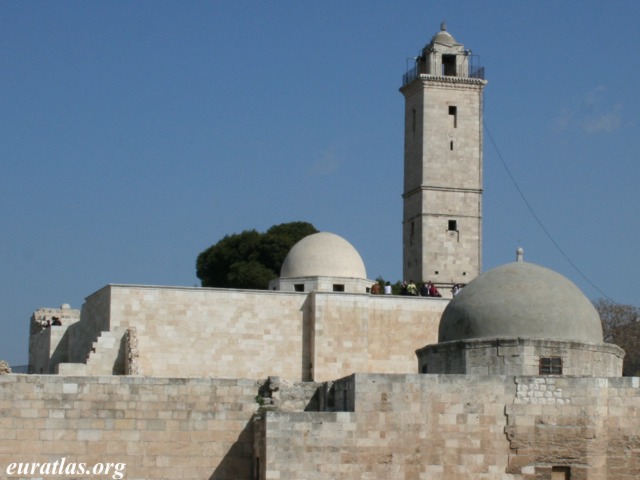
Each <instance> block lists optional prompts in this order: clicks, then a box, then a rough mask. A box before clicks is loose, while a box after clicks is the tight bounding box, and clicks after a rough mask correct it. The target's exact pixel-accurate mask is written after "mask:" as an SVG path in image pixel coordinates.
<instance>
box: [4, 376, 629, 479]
mask: <svg viewBox="0 0 640 480" xmlns="http://www.w3.org/2000/svg"><path fill="white" fill-rule="evenodd" d="M316 392H324V395H326V396H327V397H332V398H324V399H323V398H318V395H317V393H316ZM317 408H320V409H322V408H328V409H332V410H337V411H310V410H314V409H317ZM274 409H275V410H274ZM341 410H342V411H341ZM639 432H640V379H639V378H628V377H627V378H592V377H537V376H536V377H512V376H476V375H419V374H412V375H408V374H407V375H399V374H398V375H381V374H356V375H351V376H349V377H346V378H344V379H340V380H338V381H336V382H334V383H333V384H331V383H327V384H326V385H324V386H320V385H318V384H310V383H294V382H286V381H282V380H280V379H277V378H275V377H272V378H270V379H269V381H267V382H265V381H264V380H261V381H257V380H241V379H235V380H234V379H211V378H201V379H195V378H192V379H185V378H152V377H124V376H94V377H73V376H55V375H12V374H9V375H3V376H0V469H1V470H0V471H1V472H2V473H0V475H3V476H4V475H5V473H6V468H7V466H9V465H10V464H11V463H14V462H39V463H43V462H55V461H59V460H60V459H61V458H63V457H64V458H65V461H66V463H67V464H69V463H73V462H80V463H86V464H88V465H93V464H95V463H99V462H101V463H104V462H111V463H124V464H126V477H125V478H130V479H178V478H179V479H209V480H232V479H233V480H250V479H254V478H260V479H262V480H267V479H285V478H286V479H289V478H296V479H297V478H304V479H305V480H314V479H318V480H320V479H322V480H325V479H327V478H331V479H336V480H341V479H349V480H351V479H353V480H356V479H357V480H361V479H381V478H384V479H396V478H405V479H414V478H415V479H428V480H468V479H482V480H509V479H512V480H516V479H517V480H534V479H535V480H549V479H552V478H556V476H552V475H553V474H557V473H559V474H562V469H567V470H566V471H567V472H570V475H571V479H572V480H587V479H588V480H613V479H615V480H620V479H626V478H629V479H631V478H639V477H640V460H638V459H640V433H639ZM257 468H259V469H260V470H259V472H258V473H259V475H258V476H257V477H256V469H257ZM10 478H25V479H26V478H29V479H32V478H34V476H33V475H31V476H26V477H20V476H17V477H15V476H14V477H10ZM560 478H562V477H560Z"/></svg>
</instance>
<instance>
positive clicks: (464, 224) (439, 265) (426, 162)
mask: <svg viewBox="0 0 640 480" xmlns="http://www.w3.org/2000/svg"><path fill="white" fill-rule="evenodd" d="M474 58H475V57H474V56H473V55H471V51H470V50H466V49H465V48H464V46H463V45H461V44H459V43H458V42H456V40H455V39H454V38H453V36H451V34H450V33H449V32H447V30H446V26H445V24H444V23H443V24H442V25H441V30H440V32H438V33H437V34H436V35H434V37H433V38H432V39H431V42H430V43H429V44H428V45H427V46H426V47H424V48H423V49H422V52H420V56H419V57H417V58H416V59H415V66H413V68H411V69H410V70H409V71H408V72H407V73H406V74H405V76H404V78H403V85H402V88H401V89H400V91H401V92H402V94H403V95H404V98H405V130H404V194H403V201H404V208H403V210H404V212H403V226H402V228H403V275H404V279H405V280H409V279H412V280H414V281H416V282H420V281H427V280H431V281H432V282H433V283H435V284H436V285H438V286H439V287H441V293H442V294H443V295H447V294H448V293H449V291H448V288H447V287H449V286H450V285H452V284H454V283H468V282H469V281H471V280H472V279H473V278H475V277H476V276H477V275H478V274H479V273H480V269H481V265H482V261H481V255H482V253H481V252H482V91H483V89H484V86H485V85H486V83H487V82H486V81H485V80H484V69H482V68H480V67H478V65H477V64H476V62H474V61H473V59H474ZM447 296H448V295H447Z"/></svg>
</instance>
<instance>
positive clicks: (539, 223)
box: [483, 122, 615, 303]
mask: <svg viewBox="0 0 640 480" xmlns="http://www.w3.org/2000/svg"><path fill="white" fill-rule="evenodd" d="M483 124H484V129H485V130H486V132H487V136H488V137H489V140H491V144H492V145H493V148H494V149H495V151H496V154H497V155H498V158H499V159H500V162H501V163H502V166H503V167H504V169H505V170H506V172H507V175H509V178H510V179H511V183H513V186H514V187H515V188H516V190H517V191H518V193H519V194H520V198H522V201H523V202H524V204H525V205H526V206H527V209H528V210H529V212H530V213H531V215H533V218H534V219H535V220H536V222H537V223H538V225H539V226H540V228H541V229H542V231H543V232H544V233H545V235H546V236H547V238H549V240H550V241H551V243H552V244H553V245H554V246H555V247H556V248H557V249H558V251H559V252H560V254H561V255H562V256H563V257H564V258H565V260H566V261H567V262H569V265H571V266H572V267H573V269H574V270H575V271H576V272H578V274H579V275H580V276H581V277H582V278H583V279H584V280H585V281H586V282H587V283H589V285H591V286H592V287H593V288H594V289H596V290H597V291H598V292H600V294H601V295H602V296H603V297H605V298H606V299H607V300H609V301H611V302H614V303H615V301H614V300H612V299H611V297H609V295H607V294H606V293H604V292H603V291H602V290H601V289H600V288H599V287H598V286H597V285H596V284H595V283H593V282H592V281H591V280H590V279H589V278H588V277H587V276H586V275H585V274H584V273H582V270H580V269H579V268H578V266H577V265H576V264H575V263H573V261H572V260H571V259H570V258H569V256H568V255H567V254H566V253H565V251H564V250H563V249H562V247H560V245H559V244H558V242H556V241H555V239H554V238H553V236H552V235H551V233H550V232H549V230H547V227H545V226H544V224H543V223H542V220H540V217H538V215H537V214H536V212H535V210H534V209H533V207H532V206H531V204H530V203H529V201H528V200H527V197H525V195H524V193H523V191H522V189H521V188H520V186H519V185H518V182H516V179H515V177H514V176H513V174H512V173H511V170H510V169H509V166H508V165H507V162H506V161H505V160H504V158H503V157H502V154H501V153H500V149H499V148H498V145H497V144H496V142H495V140H494V139H493V135H491V131H490V130H489V127H488V126H487V123H486V122H483Z"/></svg>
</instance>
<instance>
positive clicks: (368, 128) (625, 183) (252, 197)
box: [0, 0, 640, 365]
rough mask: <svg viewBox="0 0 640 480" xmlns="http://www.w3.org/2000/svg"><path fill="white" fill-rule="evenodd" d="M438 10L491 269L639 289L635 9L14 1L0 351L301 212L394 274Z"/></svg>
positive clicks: (595, 287)
mask: <svg viewBox="0 0 640 480" xmlns="http://www.w3.org/2000/svg"><path fill="white" fill-rule="evenodd" d="M442 20H446V21H447V25H448V30H449V31H450V33H451V34H452V35H453V36H454V37H455V38H456V40H458V41H459V42H461V43H463V44H464V45H465V47H467V48H470V49H472V50H473V52H474V54H478V55H479V56H480V62H481V64H482V65H484V67H485V68H486V78H487V80H488V81H489V83H488V85H487V87H486V89H485V122H486V127H487V130H488V131H489V132H490V134H491V139H492V140H493V141H492V140H491V139H490V138H489V137H488V135H486V134H485V146H484V166H485V170H484V188H485V195H484V246H483V255H484V259H483V269H484V270H488V269H490V268H493V267H495V266H498V265H500V264H502V263H506V262H510V261H513V260H514V259H515V249H516V248H517V247H518V246H522V247H523V248H524V249H525V259H526V260H528V261H531V262H534V263H538V264H540V265H543V266H546V267H549V268H552V269H554V270H557V271H558V272H560V273H562V274H563V275H566V276H567V277H569V278H570V279H571V280H573V281H574V282H575V283H576V284H577V285H578V286H579V287H580V288H581V289H582V290H583V291H584V292H585V294H586V295H587V296H588V297H589V298H591V299H596V298H599V297H603V296H604V295H606V296H608V297H610V298H611V299H613V300H614V301H617V302H620V303H629V304H634V305H638V304H640V302H639V301H638V295H637V291H638V287H637V278H638V270H639V266H640V265H639V263H640V262H639V261H638V258H639V257H638V253H637V243H638V242H637V238H638V234H639V232H640V218H639V215H638V205H640V188H638V179H639V178H640V166H639V164H640V162H639V161H638V160H640V159H639V158H638V157H639V156H640V124H639V123H640V122H639V116H638V111H640V89H638V78H640V55H638V53H637V47H638V45H639V44H640V29H639V28H638V23H639V21H640V2H637V1H634V0H627V1H612V2H602V1H591V0H585V1H580V2H578V1H574V2H571V1H566V2H558V1H546V0H542V1H536V2H524V1H523V2H513V1H499V2H498V1H496V2H491V1H488V2H477V1H469V2H455V1H448V2H433V1H424V0H423V1H402V0H400V1H394V2H391V1H388V2H370V1H332V0H331V1H323V2H306V1H273V2H258V1H251V2H249V1H225V2H222V1H211V2H196V1H194V2H164V1H153V2H152V1H135V2H133V1H131V2H119V1H110V2H97V1H87V2H80V1H60V2H39V1H33V2H11V1H0V25H1V26H2V27H1V28H0V85H1V88H0V162H1V163H0V168H1V170H0V215H1V218H2V224H3V228H2V229H1V231H0V252H1V255H2V266H1V269H0V300H1V302H2V306H3V309H2V320H1V321H2V330H3V334H2V336H1V337H0V359H6V360H8V361H9V362H10V363H12V364H14V365H16V364H25V363H27V351H28V322H29V317H30V315H31V313H32V312H33V311H34V310H35V309H37V308H39V307H58V306H59V305H60V304H62V303H69V304H71V306H72V307H73V308H80V307H81V305H82V303H83V301H84V298H85V297H86V296H88V295H89V294H91V293H92V292H94V291H96V290H97V289H99V288H101V287H103V286H104V285H106V284H108V283H127V284H153V285H187V286H193V285H195V284H198V279H197V278H196V275H195V260H196V257H197V255H198V253H199V252H201V251H202V250H204V249H205V248H207V247H208V246H210V245H211V244H213V243H215V242H217V241H218V240H219V239H220V238H222V237H223V236H224V235H225V234H228V233H236V232H240V231H242V230H245V229H251V228H255V229H258V230H260V231H264V230H266V229H267V228H269V227H270V226H272V225H274V224H279V223H283V222H290V221H297V220H304V221H308V222H311V223H313V224H314V225H315V226H316V227H317V228H318V229H320V230H325V231H331V232H334V233H337V234H339V235H341V236H343V237H345V238H346V239H347V240H349V241H350V242H351V243H352V244H353V245H354V246H355V247H356V248H357V249H358V250H359V252H360V253H361V255H362V257H363V260H364V262H365V265H366V267H367V273H368V275H369V277H370V278H375V277H377V276H379V275H381V276H383V277H385V278H387V279H391V280H399V279H400V277H401V255H402V252H401V243H402V241H401V240H402V239H401V221H402V201H401V194H402V162H403V159H402V155H403V145H402V141H403V108H404V107H403V97H402V95H401V94H400V93H399V91H398V88H399V87H400V84H401V79H402V74H403V73H404V71H405V70H406V66H407V59H408V58H410V57H412V56H415V55H416V54H417V53H418V51H419V50H420V49H421V48H422V47H423V46H424V45H425V44H426V43H428V42H429V40H430V39H431V37H432V36H433V35H434V34H435V33H436V32H437V31H438V29H439V26H440V22H441V21H442ZM494 143H495V146H494ZM496 147H497V148H496ZM503 161H504V163H506V165H507V167H508V169H509V172H510V174H509V173H508V172H507V170H506V169H505V167H504V165H503ZM510 175H511V176H512V177H513V178H514V179H515V180H516V182H517V183H518V187H519V189H520V190H521V191H522V193H523V194H524V195H525V197H526V199H527V201H528V202H529V205H530V206H531V208H532V209H533V210H534V212H535V215H536V216H537V218H538V219H539V220H540V222H542V224H543V225H544V227H545V228H546V230H547V231H548V232H549V234H550V235H551V237H552V239H550V238H549V236H548V235H547V234H546V233H545V231H544V230H543V229H542V228H541V227H540V225H539V223H538V221H537V220H536V217H534V216H533V215H532V214H531V213H530V211H529V208H528V207H527V206H526V204H525V203H524V202H523V201H522V199H521V197H520V194H519V193H518V190H517V189H516V188H515V187H514V185H513V183H512V181H511V178H510ZM556 245H558V246H560V248H561V250H558V248H557V247H556ZM567 258H568V259H567ZM572 264H573V265H575V266H576V267H578V270H576V269H575V268H574V267H573V265H572ZM585 277H586V278H585Z"/></svg>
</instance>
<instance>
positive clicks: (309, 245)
mask: <svg viewBox="0 0 640 480" xmlns="http://www.w3.org/2000/svg"><path fill="white" fill-rule="evenodd" d="M292 277H345V278H367V272H366V270H365V268H364V262H363V261H362V258H361V257H360V254H359V253H358V252H357V250H356V249H355V248H353V245H351V244H350V243H349V242H347V241H346V240H345V239H344V238H342V237H340V236H338V235H335V234H333V233H329V232H319V233H314V234H312V235H309V236H307V237H305V238H303V239H302V240H300V241H299V242H298V243H296V244H295V245H294V246H293V247H292V248H291V250H290V251H289V253H288V254H287V256H286V258H285V259H284V262H283V263H282V268H281V270H280V278H292Z"/></svg>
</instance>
